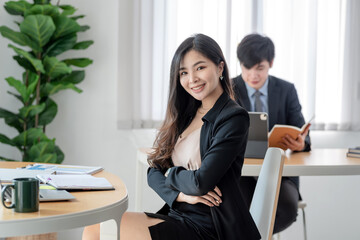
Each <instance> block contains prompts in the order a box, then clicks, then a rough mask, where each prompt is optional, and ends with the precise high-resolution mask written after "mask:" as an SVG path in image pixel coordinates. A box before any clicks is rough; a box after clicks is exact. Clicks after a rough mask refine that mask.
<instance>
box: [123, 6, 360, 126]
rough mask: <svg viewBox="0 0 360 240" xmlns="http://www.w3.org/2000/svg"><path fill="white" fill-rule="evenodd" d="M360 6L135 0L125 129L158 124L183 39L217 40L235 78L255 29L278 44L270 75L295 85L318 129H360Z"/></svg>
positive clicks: (306, 111) (308, 114)
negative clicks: (245, 41) (240, 52)
mask: <svg viewBox="0 0 360 240" xmlns="http://www.w3.org/2000/svg"><path fill="white" fill-rule="evenodd" d="M359 11H360V2H359V1H356V0H347V1H345V0H333V1H327V0H317V1H314V0H304V1H296V0H278V1H271V3H270V2H269V1H263V0H244V1H236V0H226V1H224V0H196V1H193V0H172V1H166V0H152V1H149V0H135V1H134V12H135V14H134V19H135V20H134V29H135V34H134V40H135V41H134V42H135V43H134V46H133V52H134V53H135V58H134V61H133V62H134V65H136V68H134V79H133V81H134V83H133V84H132V88H131V89H132V91H133V94H132V95H133V102H132V103H131V104H134V105H133V106H132V107H131V111H132V112H131V113H130V114H124V115H125V116H126V119H125V121H127V122H128V124H127V126H130V127H134V128H139V127H140V128H144V127H154V126H157V125H158V124H159V122H161V120H162V118H163V116H164V115H165V110H166V101H167V93H168V81H169V69H170V62H171V58H172V56H173V54H174V52H175V50H176V48H177V46H178V45H179V44H180V43H181V42H182V41H183V40H184V39H185V38H187V37H188V36H190V35H192V34H194V33H204V34H207V35H209V36H211V37H212V38H214V39H215V40H216V41H217V42H218V43H219V45H220V46H221V48H222V50H223V52H224V55H225V57H226V59H227V62H228V65H229V69H230V73H231V76H233V77H235V76H237V75H238V74H240V73H241V72H240V71H241V70H240V66H239V62H238V60H237V57H236V48H237V45H238V43H239V42H240V41H241V39H242V38H243V37H244V36H245V35H247V34H249V33H252V32H258V33H262V34H264V35H267V36H268V37H270V38H271V39H272V40H273V41H274V44H275V62H274V67H273V68H272V69H271V70H270V74H271V75H275V76H277V77H280V78H283V79H285V80H287V81H290V82H293V83H294V84H295V86H296V88H297V90H298V94H299V98H300V102H301V104H302V106H303V114H304V116H305V119H309V118H310V117H311V116H312V115H313V114H315V122H316V124H314V127H315V129H334V130H338V129H340V130H349V129H352V130H360V110H358V109H360V108H359V107H358V106H359V103H360V82H359V81H360V80H359V79H360V72H359V71H360V70H358V67H357V66H359V56H360V49H359V44H358V42H360V41H359V40H360V39H359V38H360V36H359V35H360V29H359V28H358V26H357V23H358V22H360V19H359V18H360V17H359V16H358V15H359V14H357V13H358V12H359ZM120 111H121V110H120ZM119 115H120V114H119ZM129 123H130V124H129ZM119 125H121V124H119Z"/></svg>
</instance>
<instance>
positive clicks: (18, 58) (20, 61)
mask: <svg viewBox="0 0 360 240" xmlns="http://www.w3.org/2000/svg"><path fill="white" fill-rule="evenodd" d="M13 58H14V59H15V61H17V63H18V64H19V65H20V66H21V67H23V68H25V69H26V70H29V71H31V72H33V73H36V72H37V71H36V69H35V68H34V66H33V65H32V64H31V62H29V61H28V60H27V59H26V58H24V57H22V56H13Z"/></svg>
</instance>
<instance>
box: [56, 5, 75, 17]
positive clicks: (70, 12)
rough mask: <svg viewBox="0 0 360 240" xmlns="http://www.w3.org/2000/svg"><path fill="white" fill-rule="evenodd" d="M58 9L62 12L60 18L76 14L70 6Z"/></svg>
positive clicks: (62, 6)
mask: <svg viewBox="0 0 360 240" xmlns="http://www.w3.org/2000/svg"><path fill="white" fill-rule="evenodd" d="M59 7H60V8H61V9H62V10H63V12H62V13H61V15H62V16H68V15H73V14H74V13H75V12H76V8H74V7H73V6H71V5H60V6H59Z"/></svg>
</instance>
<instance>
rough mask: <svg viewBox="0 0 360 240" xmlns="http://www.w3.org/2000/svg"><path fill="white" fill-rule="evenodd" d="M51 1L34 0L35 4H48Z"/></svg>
mask: <svg viewBox="0 0 360 240" xmlns="http://www.w3.org/2000/svg"><path fill="white" fill-rule="evenodd" d="M50 2H51V0H34V3H35V4H42V5H44V4H49V3H50Z"/></svg>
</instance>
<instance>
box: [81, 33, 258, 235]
mask: <svg viewBox="0 0 360 240" xmlns="http://www.w3.org/2000/svg"><path fill="white" fill-rule="evenodd" d="M248 127H249V117H248V114H247V112H246V111H245V110H244V109H243V108H241V107H240V106H239V105H238V104H236V103H235V102H234V101H233V92H232V89H231V83H230V79H229V72H228V68H227V65H226V62H225V58H224V56H223V53H222V51H221V49H220V47H219V45H218V44H217V43H216V42H215V41H214V40H213V39H211V38H210V37H208V36H205V35H203V34H197V35H195V36H193V37H189V38H187V39H186V40H185V41H184V42H183V43H182V44H181V45H180V46H179V47H178V49H177V51H176V52H175V55H174V57H173V60H172V64H171V69H170V93H169V99H168V106H167V112H166V117H165V121H164V123H163V125H162V127H161V128H160V130H159V132H158V135H157V137H156V140H155V143H154V148H153V149H154V151H153V153H152V154H151V155H149V158H148V161H149V164H150V168H149V169H148V183H149V186H150V187H151V188H153V189H154V190H155V192H156V193H157V194H158V195H159V196H160V197H161V198H162V199H163V200H164V201H165V202H166V204H165V207H164V208H163V209H162V211H161V213H160V212H159V213H156V214H152V213H130V212H127V213H125V214H124V215H123V217H122V221H121V227H120V237H121V239H122V240H124V239H225V240H231V239H237V240H238V239H246V240H252V239H260V234H259V232H258V230H257V228H256V225H255V223H254V222H253V220H252V217H251V215H250V213H249V210H248V208H247V206H246V205H245V203H244V200H243V198H242V196H241V194H240V187H239V180H240V176H241V169H242V166H243V161H244V152H245V147H246V141H247V133H248ZM166 210H167V211H166ZM96 231H98V226H92V227H88V228H87V229H86V230H85V231H84V239H91V238H86V237H87V236H89V235H92V236H95V235H96V237H98V235H97V234H93V233H95V232H96ZM94 239H96V238H94Z"/></svg>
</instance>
